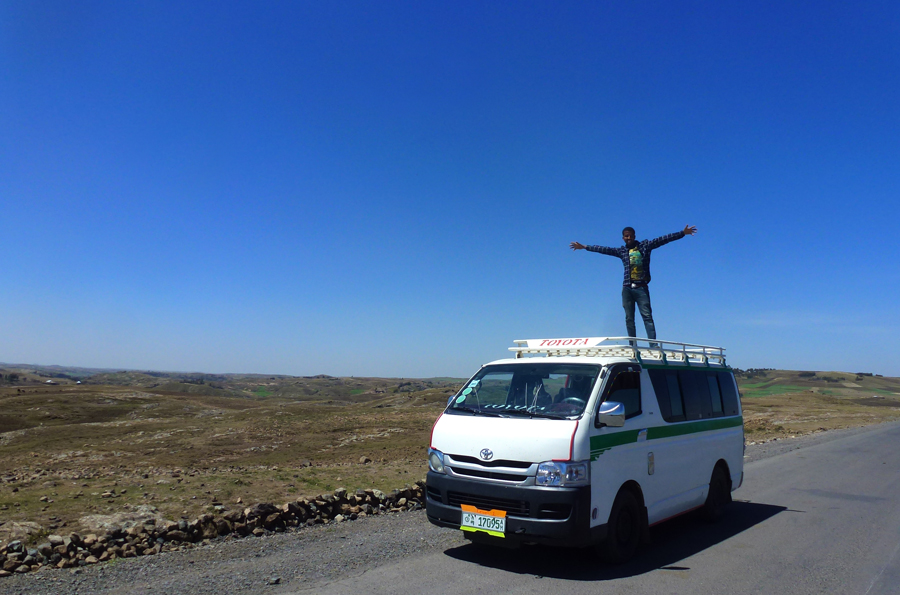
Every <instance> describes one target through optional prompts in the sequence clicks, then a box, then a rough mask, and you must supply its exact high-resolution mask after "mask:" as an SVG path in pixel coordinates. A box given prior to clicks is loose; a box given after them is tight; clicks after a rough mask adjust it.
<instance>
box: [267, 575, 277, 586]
mask: <svg viewBox="0 0 900 595" xmlns="http://www.w3.org/2000/svg"><path fill="white" fill-rule="evenodd" d="M266 582H267V583H268V584H270V585H279V584H281V577H280V576H272V577H269V580H268V581H266Z"/></svg>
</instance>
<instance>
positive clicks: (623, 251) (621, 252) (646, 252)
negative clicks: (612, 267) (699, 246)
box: [584, 231, 684, 287]
mask: <svg viewBox="0 0 900 595" xmlns="http://www.w3.org/2000/svg"><path fill="white" fill-rule="evenodd" d="M683 237H684V232H683V231H676V232H675V233H670V234H668V235H664V236H662V237H658V238H656V239H655V240H644V241H642V242H638V243H637V246H635V247H636V248H637V250H638V251H639V252H640V253H641V257H642V259H643V263H642V265H643V268H644V271H643V274H642V275H641V280H640V282H641V283H645V284H646V283H650V251H651V250H653V249H654V248H659V247H660V246H663V245H665V244H668V243H669V242H674V241H675V240H680V239H681V238H683ZM584 249H585V250H588V251H590V252H599V253H600V254H608V255H609V256H618V257H619V258H621V259H622V264H624V265H625V280H624V281H623V282H622V286H623V287H628V286H630V285H631V283H632V280H631V258H630V257H629V255H628V248H627V247H626V246H620V247H618V248H608V247H607V246H585V247H584Z"/></svg>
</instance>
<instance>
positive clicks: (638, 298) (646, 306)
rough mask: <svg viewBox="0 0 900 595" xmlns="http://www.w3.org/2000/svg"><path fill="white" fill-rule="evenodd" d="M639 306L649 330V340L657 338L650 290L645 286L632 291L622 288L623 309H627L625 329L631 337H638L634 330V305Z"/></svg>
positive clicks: (646, 327) (645, 325)
mask: <svg viewBox="0 0 900 595" xmlns="http://www.w3.org/2000/svg"><path fill="white" fill-rule="evenodd" d="M635 304H637V307H638V310H640V311H641V318H643V319H644V328H645V329H646V330H647V338H648V339H655V338H656V326H654V324H653V310H652V309H651V308H650V290H649V288H648V287H647V286H646V285H644V286H641V287H635V288H634V289H632V288H631V287H629V286H627V285H626V286H625V287H623V288H622V307H623V308H625V328H626V329H628V336H629V337H636V336H637V334H636V331H635V330H634V305H635Z"/></svg>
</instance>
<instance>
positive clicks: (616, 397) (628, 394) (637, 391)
mask: <svg viewBox="0 0 900 595" xmlns="http://www.w3.org/2000/svg"><path fill="white" fill-rule="evenodd" d="M606 400H607V401H618V402H619V403H622V404H623V405H625V419H628V418H629V417H634V416H635V415H637V414H639V413H640V412H641V374H640V372H619V373H618V374H616V377H615V379H614V380H613V383H612V386H611V387H610V389H609V394H608V395H607V396H606Z"/></svg>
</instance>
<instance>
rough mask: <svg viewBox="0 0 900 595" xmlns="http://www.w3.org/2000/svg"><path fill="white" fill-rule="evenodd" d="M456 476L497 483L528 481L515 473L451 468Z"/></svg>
mask: <svg viewBox="0 0 900 595" xmlns="http://www.w3.org/2000/svg"><path fill="white" fill-rule="evenodd" d="M451 469H453V473H455V474H456V475H468V476H469V477H480V478H482V479H496V480H499V481H514V482H516V483H521V482H523V481H525V480H526V479H528V476H527V475H516V474H515V473H497V472H496V471H479V470H478V469H466V468H464V467H451Z"/></svg>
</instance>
